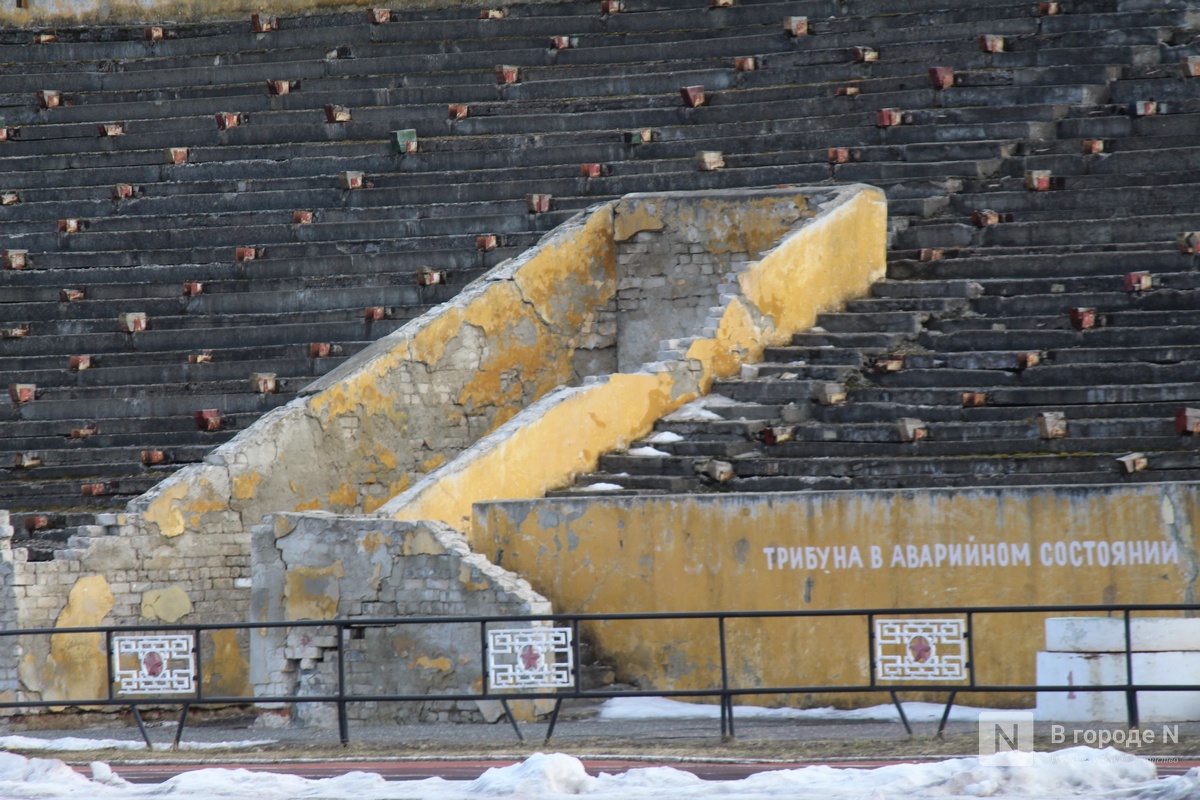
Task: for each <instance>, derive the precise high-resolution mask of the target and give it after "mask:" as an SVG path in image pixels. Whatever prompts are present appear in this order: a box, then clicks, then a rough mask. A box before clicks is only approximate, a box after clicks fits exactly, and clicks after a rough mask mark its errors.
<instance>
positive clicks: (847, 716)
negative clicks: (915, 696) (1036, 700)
mask: <svg viewBox="0 0 1200 800" xmlns="http://www.w3.org/2000/svg"><path fill="white" fill-rule="evenodd" d="M945 708H946V707H945V706H943V705H940V704H938V703H905V704H904V714H905V716H907V717H908V719H909V721H910V722H938V721H940V720H941V718H942V712H943V711H944V710H945ZM995 710H997V709H992V708H973V707H970V706H953V707H952V708H951V709H950V719H951V720H952V721H954V722H977V721H979V713H980V712H981V711H995ZM720 716H721V707H720V706H717V705H709V704H706V703H683V702H680V701H679V700H671V699H669V698H666V697H613V698H610V699H608V700H605V701H604V703H603V704H602V705H601V706H600V716H599V718H600V719H602V720H635V719H637V720H648V719H719V718H720ZM733 716H734V719H735V720H736V719H797V720H820V719H827V720H880V721H896V722H898V721H899V720H900V715H899V713H897V711H896V707H895V706H893V705H882V706H871V707H869V708H848V709H841V708H832V707H824V708H764V707H763V706H734V708H733Z"/></svg>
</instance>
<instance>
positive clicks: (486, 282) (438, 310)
mask: <svg viewBox="0 0 1200 800" xmlns="http://www.w3.org/2000/svg"><path fill="white" fill-rule="evenodd" d="M609 205H612V203H601V204H598V205H595V206H591V207H590V208H587V209H584V210H583V211H580V212H579V213H578V214H575V215H574V216H573V217H571V218H570V219H568V220H567V221H566V222H564V223H562V224H561V225H558V226H557V227H555V228H554V230H552V231H550V232H549V233H547V234H546V235H545V236H543V237H542V238H541V239H539V240H538V242H537V244H535V245H534V246H533V247H530V248H529V249H528V250H525V251H524V252H522V253H521V254H520V255H517V256H514V257H513V258H508V259H505V260H504V261H501V262H500V263H499V264H497V265H496V266H494V267H492V268H491V269H490V270H488V271H487V272H486V273H484V274H483V275H481V276H479V277H478V278H476V279H475V280H473V281H471V282H470V283H469V284H467V286H466V287H464V288H463V290H462V291H461V292H459V293H458V294H457V295H455V296H454V297H453V298H451V299H450V300H447V301H446V302H445V303H441V304H439V305H437V306H434V307H433V308H431V309H429V310H428V311H426V312H425V313H424V314H421V315H420V316H419V317H415V318H413V319H412V320H410V321H408V322H406V323H405V324H404V325H402V326H401V327H400V328H398V329H396V330H395V331H393V332H392V333H389V334H388V335H386V336H384V337H382V338H380V339H378V340H376V341H374V342H372V343H371V344H370V345H368V346H367V347H365V348H364V349H363V350H361V351H360V352H358V353H357V354H355V355H354V357H352V358H350V359H348V360H347V361H346V362H345V363H344V364H340V365H339V366H337V367H335V368H334V369H332V370H330V371H329V372H327V373H325V374H324V375H322V376H321V377H320V378H317V379H316V380H315V381H313V382H312V383H310V384H308V385H307V386H305V387H304V388H303V389H302V390H301V391H300V394H301V395H302V396H307V395H314V394H318V393H320V392H322V391H325V390H326V389H328V388H330V387H331V386H335V385H337V384H338V383H341V382H342V381H345V380H346V379H348V378H349V377H350V376H352V375H353V374H355V373H358V372H362V371H364V370H368V369H370V368H371V366H372V365H373V364H375V363H377V362H379V361H381V360H383V359H385V358H387V357H388V356H389V355H390V354H391V353H392V352H394V351H395V350H396V349H397V348H401V347H404V346H405V345H406V344H407V343H409V342H411V341H412V340H414V339H416V338H417V336H418V335H419V334H420V333H421V332H422V331H424V330H425V329H426V328H428V327H429V326H431V325H433V324H435V323H436V322H438V321H439V320H440V319H441V318H443V317H444V316H445V315H446V312H447V311H448V310H449V309H452V308H457V309H460V310H462V309H466V308H467V306H469V305H471V303H473V302H475V301H476V300H479V299H480V298H481V297H482V296H483V294H484V293H485V292H487V291H488V290H489V289H490V288H491V286H492V284H494V283H496V282H498V281H512V280H515V279H516V278H517V275H518V273H519V272H520V270H521V269H522V268H523V267H525V266H526V265H527V264H529V262H531V261H533V260H534V259H536V258H537V257H538V256H539V255H540V254H541V252H542V251H543V250H545V249H547V248H551V247H556V246H558V245H560V244H562V243H563V242H565V241H567V240H569V239H572V238H573V237H575V236H576V235H577V234H578V233H579V232H580V231H581V230H583V228H584V227H585V226H586V225H587V222H588V220H589V219H590V218H591V217H592V215H593V214H595V213H597V212H598V211H600V210H602V209H603V208H605V207H606V206H609Z"/></svg>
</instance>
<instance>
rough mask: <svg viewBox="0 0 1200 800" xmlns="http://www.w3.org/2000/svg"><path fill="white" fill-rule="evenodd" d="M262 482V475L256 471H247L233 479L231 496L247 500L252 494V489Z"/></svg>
mask: <svg viewBox="0 0 1200 800" xmlns="http://www.w3.org/2000/svg"><path fill="white" fill-rule="evenodd" d="M260 483H262V475H260V474H259V473H257V472H247V473H245V474H243V475H239V476H237V477H236V478H234V479H233V497H234V499H235V500H249V499H250V498H251V497H253V496H254V489H255V487H257V486H258V485H259V484H260Z"/></svg>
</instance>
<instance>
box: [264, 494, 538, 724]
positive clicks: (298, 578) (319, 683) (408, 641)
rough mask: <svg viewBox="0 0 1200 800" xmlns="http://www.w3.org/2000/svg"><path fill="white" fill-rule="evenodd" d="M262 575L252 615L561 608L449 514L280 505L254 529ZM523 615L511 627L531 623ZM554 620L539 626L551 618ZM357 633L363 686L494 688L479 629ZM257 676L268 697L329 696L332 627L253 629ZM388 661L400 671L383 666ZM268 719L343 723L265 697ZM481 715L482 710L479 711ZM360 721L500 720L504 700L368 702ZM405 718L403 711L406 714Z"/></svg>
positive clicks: (354, 667) (349, 653) (355, 684)
mask: <svg viewBox="0 0 1200 800" xmlns="http://www.w3.org/2000/svg"><path fill="white" fill-rule="evenodd" d="M251 552H252V559H253V570H254V573H255V575H256V578H255V582H254V588H253V597H252V601H251V604H250V621H251V622H252V623H256V624H257V623H266V622H291V621H294V620H332V619H348V618H362V617H388V618H395V617H406V618H411V617H414V616H423V617H431V616H446V617H462V616H467V615H486V616H491V617H496V618H501V617H511V616H527V615H548V614H551V613H552V606H551V604H550V602H549V601H548V600H547V599H546V598H545V597H544V596H542V595H541V594H539V593H538V592H536V591H535V590H534V589H533V587H532V586H531V585H530V584H529V582H528V581H527V580H525V578H523V577H522V576H520V575H517V574H515V573H513V572H509V571H507V570H505V569H503V568H502V567H499V566H496V565H495V564H492V563H491V562H490V561H488V560H487V559H486V558H484V557H483V556H481V555H479V554H476V553H473V552H472V551H471V549H470V548H469V547H468V545H467V541H466V538H465V537H464V536H463V535H462V534H461V533H459V532H458V531H455V530H453V529H451V528H450V527H449V526H447V525H444V524H442V523H440V522H433V521H420V522H401V521H396V520H389V519H383V518H380V517H378V516H362V515H349V514H345V515H343V514H331V513H329V512H322V511H315V512H293V513H279V514H268V515H267V516H266V517H265V518H264V519H263V522H262V523H261V524H259V525H256V526H254V527H253V528H252V533H251ZM525 624H527V623H514V624H513V625H512V626H510V627H524V626H525ZM541 624H543V623H535V626H536V625H541ZM360 633H361V634H362V635H359V636H357V637H355V640H354V641H353V643H351V642H349V641H348V642H347V643H346V645H345V647H346V652H345V667H344V673H343V675H344V680H345V682H346V686H347V689H348V690H349V691H350V692H352V693H367V694H370V693H385V694H386V693H391V694H448V693H452V694H470V693H472V692H478V691H480V690H482V688H483V678H482V675H483V671H484V670H485V669H486V664H485V663H484V662H483V660H482V658H481V656H482V654H481V652H480V648H479V634H478V629H477V628H476V627H472V626H463V625H458V624H454V623H448V624H447V625H444V626H439V625H433V626H424V625H422V626H420V627H419V629H417V628H415V627H409V626H398V627H397V626H373V627H372V629H371V630H370V631H360ZM250 653H251V658H250V682H251V686H252V688H253V692H254V694H255V695H256V696H260V697H261V696H270V695H276V696H277V695H293V694H311V693H316V694H321V693H328V692H329V691H331V690H333V688H334V685H335V684H334V682H335V675H334V669H333V668H332V663H333V662H334V661H335V659H336V658H337V654H338V653H339V648H338V640H337V638H336V637H335V636H330V635H328V630H327V629H321V628H278V627H269V628H268V627H256V628H254V629H252V630H251V632H250ZM381 663H388V664H391V665H392V667H393V668H392V669H388V670H384V671H383V672H380V671H379V668H378V665H379V664H381ZM546 711H549V708H548V707H546V705H545V704H544V703H542V704H540V705H539V704H538V703H529V702H526V701H522V702H516V703H515V704H514V706H513V712H514V714H516V715H517V718H518V719H520V720H524V721H531V720H533V719H535V718H536V717H537V716H538V715H539V714H541V713H545V712H546ZM258 712H259V723H260V724H262V725H264V726H267V727H272V726H276V725H284V724H293V725H294V724H300V725H315V726H317V727H333V726H334V725H336V716H334V715H333V714H332V713H331V712H330V711H329V710H327V708H326V707H320V708H317V707H314V706H312V705H309V704H296V705H292V706H289V705H286V704H260V705H259V706H258ZM472 712H473V714H474V716H473V715H472ZM350 713H351V714H352V721H353V722H356V723H367V724H395V723H397V722H403V721H445V720H443V719H442V718H443V717H446V716H449V715H451V714H453V715H454V718H455V719H456V721H475V719H477V717H478V716H480V715H481V716H482V717H483V719H485V720H487V721H489V722H494V721H496V720H497V719H498V718H499V717H500V716H501V715H502V714H503V708H502V707H501V706H500V704H499V703H498V702H495V701H488V700H480V701H470V700H463V701H460V702H458V703H451V704H450V705H449V708H448V709H447V708H445V707H442V708H439V703H438V702H434V703H430V704H422V705H420V706H419V707H414V706H412V705H408V706H404V707H397V706H395V705H392V704H374V703H367V704H357V705H356V706H355V707H354V708H352V709H351V712H350ZM398 715H399V716H398Z"/></svg>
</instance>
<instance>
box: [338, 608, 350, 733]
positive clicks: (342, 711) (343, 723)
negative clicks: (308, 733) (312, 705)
mask: <svg viewBox="0 0 1200 800" xmlns="http://www.w3.org/2000/svg"><path fill="white" fill-rule="evenodd" d="M334 632H335V633H336V634H337V668H338V695H337V696H338V699H337V714H338V736H339V737H340V738H341V740H342V746H343V747H345V746H346V745H348V744H350V723H349V720H347V719H346V628H345V626H344V625H343V624H342V623H341V622H335V623H334Z"/></svg>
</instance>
